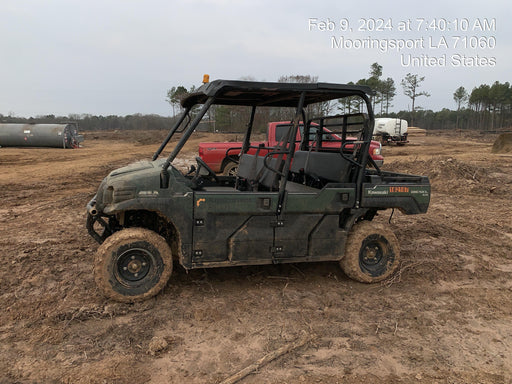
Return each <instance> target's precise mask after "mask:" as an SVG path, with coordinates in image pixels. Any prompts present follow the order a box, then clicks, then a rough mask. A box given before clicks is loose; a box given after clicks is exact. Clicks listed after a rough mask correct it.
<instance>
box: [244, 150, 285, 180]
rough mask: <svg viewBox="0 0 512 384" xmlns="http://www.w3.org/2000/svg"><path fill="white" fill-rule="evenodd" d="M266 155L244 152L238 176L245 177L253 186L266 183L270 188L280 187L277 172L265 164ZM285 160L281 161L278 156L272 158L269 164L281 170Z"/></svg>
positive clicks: (268, 161)
mask: <svg viewBox="0 0 512 384" xmlns="http://www.w3.org/2000/svg"><path fill="white" fill-rule="evenodd" d="M264 161H265V157H264V156H257V155H250V154H247V153H244V154H243V155H242V156H241V157H240V163H239V165H238V177H241V178H244V179H246V180H247V181H248V183H249V184H250V185H252V186H257V185H264V186H265V187H267V188H269V189H279V178H277V177H276V173H275V172H272V171H271V170H270V169H268V168H267V167H265V165H264ZM283 164H284V161H283V160H281V162H279V159H278V158H270V159H269V160H267V165H268V166H269V167H270V168H272V169H276V170H278V171H281V168H282V165H283Z"/></svg>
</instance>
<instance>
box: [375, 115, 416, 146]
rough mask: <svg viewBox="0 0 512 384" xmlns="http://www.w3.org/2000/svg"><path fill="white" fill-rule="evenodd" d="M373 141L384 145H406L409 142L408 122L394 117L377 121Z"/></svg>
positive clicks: (377, 119) (381, 118)
mask: <svg viewBox="0 0 512 384" xmlns="http://www.w3.org/2000/svg"><path fill="white" fill-rule="evenodd" d="M373 139H374V140H377V141H380V142H381V143H382V144H383V145H385V144H391V143H395V144H397V145H404V144H405V143H408V142H409V141H408V140H407V121H406V120H404V119H399V118H394V117H380V118H376V119H375V128H374V130H373Z"/></svg>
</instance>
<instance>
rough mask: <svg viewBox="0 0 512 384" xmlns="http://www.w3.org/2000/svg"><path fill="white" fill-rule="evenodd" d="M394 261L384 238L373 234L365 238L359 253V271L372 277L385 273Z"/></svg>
mask: <svg viewBox="0 0 512 384" xmlns="http://www.w3.org/2000/svg"><path fill="white" fill-rule="evenodd" d="M394 259H395V254H394V252H393V249H392V247H391V245H390V244H389V242H388V241H387V239H386V238H385V237H384V236H381V235H378V234H373V235H370V236H367V237H366V238H365V239H364V240H363V243H362V244H361V250H360V251H359V266H360V267H361V270H362V271H363V272H365V273H367V274H369V275H370V276H372V277H378V276H382V275H383V274H384V273H386V272H387V271H388V269H389V267H390V266H391V264H392V263H393V261H394Z"/></svg>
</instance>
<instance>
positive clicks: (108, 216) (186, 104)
mask: <svg viewBox="0 0 512 384" xmlns="http://www.w3.org/2000/svg"><path fill="white" fill-rule="evenodd" d="M371 92H372V91H371V90H370V89H369V88H367V87H363V86H355V85H342V84H329V83H314V84H310V83H308V84H299V83H271V82H252V81H250V82H247V81H229V80H216V81H212V82H210V83H205V84H203V85H202V86H201V87H200V88H198V89H197V91H195V92H194V93H192V94H189V95H188V96H187V97H186V98H184V99H183V100H182V103H181V104H182V106H183V108H184V112H183V114H182V115H181V116H180V117H179V119H178V120H177V122H176V124H175V125H174V126H173V127H172V128H171V130H170V131H169V134H168V135H167V137H166V138H165V140H164V141H163V143H162V144H161V146H160V147H159V148H158V150H157V151H156V153H155V154H154V155H153V159H152V161H143V162H138V163H135V164H131V165H129V166H127V167H124V168H120V169H117V170H115V171H113V172H111V173H110V174H109V175H108V176H107V177H106V178H105V179H104V180H103V181H102V182H101V184H100V186H99V189H98V192H97V194H96V196H94V198H93V199H92V200H91V201H90V202H89V203H88V205H87V211H88V215H87V229H88V231H89V233H90V235H91V236H92V237H93V238H94V239H95V240H96V241H97V242H98V243H100V244H101V245H100V247H99V248H98V251H97V254H96V256H95V260H94V274H95V280H96V282H97V284H98V286H99V288H100V289H101V290H102V292H103V293H104V294H105V295H106V296H108V297H110V298H113V299H115V300H118V301H123V302H133V301H138V300H143V299H146V298H149V297H151V296H154V295H156V294H157V293H158V292H159V291H160V290H161V289H162V288H163V287H164V286H165V285H166V284H167V282H168V280H169V277H170V275H171V271H172V268H173V259H175V260H176V261H177V262H179V264H181V265H182V266H183V267H184V268H185V269H187V270H188V269H192V268H209V267H226V266H238V265H257V264H272V263H274V264H277V263H297V262H306V261H327V260H330V261H332V260H336V261H339V262H340V264H341V267H342V269H343V271H344V272H345V273H346V274H347V275H348V276H349V277H351V278H353V279H355V280H358V281H361V282H367V283H372V282H377V281H381V280H383V279H386V278H388V277H389V276H390V275H391V274H393V272H394V271H395V270H396V269H397V267H398V265H399V258H400V249H399V244H398V241H397V239H396V237H395V235H394V234H393V232H392V231H390V229H389V228H387V227H386V226H385V225H382V224H375V223H373V222H372V219H373V218H374V217H375V216H376V215H377V213H378V211H380V210H385V209H389V208H397V209H399V210H400V211H401V212H403V213H405V214H417V213H425V212H426V211H427V208H428V205H429V202H430V183H429V180H428V178H427V177H425V176H413V175H406V174H399V173H392V172H385V171H382V170H380V169H379V167H378V166H377V164H375V162H374V161H373V160H372V158H371V157H370V156H369V151H368V149H369V146H370V142H371V139H372V134H373V126H374V115H373V111H372V106H371V103H370V100H369V95H370V94H371ZM346 97H350V98H352V99H355V98H358V99H359V100H360V106H361V109H363V110H364V111H365V113H355V114H345V115H325V114H322V111H324V110H328V109H329V108H326V106H329V105H330V106H331V107H332V105H333V103H336V102H338V101H339V100H340V99H343V98H346ZM329 103H330V104H329ZM244 108H245V109H246V110H245V109H244ZM331 109H332V108H331ZM221 112H222V113H223V115H224V116H226V114H227V115H229V116H231V118H232V119H234V118H237V119H239V118H240V117H242V116H246V117H247V122H246V124H247V125H246V130H245V137H244V140H243V144H242V149H241V151H240V153H239V154H237V155H236V156H233V157H236V158H235V159H233V160H234V161H237V162H238V163H239V166H238V174H237V175H232V176H218V175H216V174H215V172H213V171H212V170H211V169H210V168H209V167H208V165H206V164H205V163H204V162H203V161H202V160H201V158H199V157H197V158H196V161H197V167H196V166H192V167H191V169H190V171H189V172H188V173H186V174H185V173H184V172H181V171H180V170H178V169H177V168H176V167H175V166H173V161H174V160H175V159H176V157H177V156H178V155H179V154H180V151H181V150H182V149H183V147H184V145H185V143H186V142H187V140H188V139H189V138H190V137H191V135H192V134H193V132H194V130H195V129H196V127H197V126H198V124H199V123H200V122H201V121H202V120H203V119H204V118H205V116H206V114H207V113H208V115H207V116H208V118H209V119H210V120H211V119H212V116H213V115H214V114H215V113H217V115H218V116H217V117H218V118H219V116H220V114H221ZM287 112H289V115H288V116H283V114H286V113H287ZM278 118H279V119H280V120H282V121H289V122H290V123H289V125H288V126H287V127H285V129H284V130H283V132H282V134H281V136H280V139H279V140H280V141H279V142H278V144H277V145H276V146H274V147H265V145H264V144H261V143H259V144H258V145H251V134H254V133H255V131H257V130H258V129H261V128H263V127H264V125H265V124H266V123H267V122H268V121H271V120H273V119H274V120H275V119H278ZM298 130H300V131H301V133H303V134H302V135H298V134H297V133H298V132H297V131H298ZM298 137H302V141H301V142H300V143H299V145H297V138H298ZM173 139H175V140H174V141H173V142H174V143H175V145H174V148H173V149H172V151H169V152H170V153H169V155H168V156H167V158H162V159H160V158H159V157H160V155H161V154H162V153H163V151H164V149H165V147H166V146H167V144H168V143H169V142H171V141H172V140H173ZM226 155H229V154H226Z"/></svg>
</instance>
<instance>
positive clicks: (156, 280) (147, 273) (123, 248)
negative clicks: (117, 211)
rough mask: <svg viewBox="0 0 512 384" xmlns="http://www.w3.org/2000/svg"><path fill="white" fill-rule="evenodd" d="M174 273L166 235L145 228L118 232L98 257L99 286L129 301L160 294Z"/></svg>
mask: <svg viewBox="0 0 512 384" xmlns="http://www.w3.org/2000/svg"><path fill="white" fill-rule="evenodd" d="M171 273H172V253H171V248H170V247H169V245H168V244H167V242H166V241H165V239H164V238H163V237H162V236H160V235H158V234H156V233H155V232H153V231H150V230H149V229H144V228H128V229H123V230H121V231H119V232H115V233H114V234H113V235H112V236H110V237H108V238H107V239H106V240H105V242H104V243H103V244H102V245H101V246H100V247H99V248H98V251H97V252H96V255H95V258H94V278H95V280H96V284H97V285H98V288H99V289H100V290H101V291H102V293H103V294H104V295H105V296H107V297H109V298H111V299H114V300H116V301H121V302H125V303H132V302H135V301H141V300H145V299H148V298H150V297H152V296H154V295H156V294H157V293H158V292H160V291H161V290H162V288H163V287H164V286H165V285H166V284H167V281H168V280H169V277H170V276H171Z"/></svg>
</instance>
